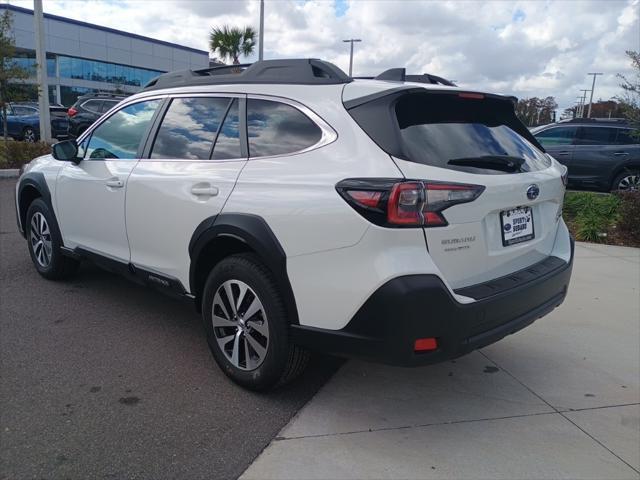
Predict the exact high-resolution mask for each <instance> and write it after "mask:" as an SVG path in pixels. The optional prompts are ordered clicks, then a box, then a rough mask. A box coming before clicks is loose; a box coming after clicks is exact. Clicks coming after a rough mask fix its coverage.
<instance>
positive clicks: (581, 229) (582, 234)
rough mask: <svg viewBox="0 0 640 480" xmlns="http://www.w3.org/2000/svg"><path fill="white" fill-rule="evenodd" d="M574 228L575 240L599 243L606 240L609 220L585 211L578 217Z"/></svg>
mask: <svg viewBox="0 0 640 480" xmlns="http://www.w3.org/2000/svg"><path fill="white" fill-rule="evenodd" d="M575 227H576V228H575V236H576V240H580V241H581V242H593V243H600V242H603V241H604V240H605V239H606V236H607V235H606V232H607V230H608V228H609V220H608V219H607V218H605V217H602V216H600V215H598V214H597V213H594V212H589V211H586V212H585V213H584V214H581V215H578V217H577V219H576V222H575Z"/></svg>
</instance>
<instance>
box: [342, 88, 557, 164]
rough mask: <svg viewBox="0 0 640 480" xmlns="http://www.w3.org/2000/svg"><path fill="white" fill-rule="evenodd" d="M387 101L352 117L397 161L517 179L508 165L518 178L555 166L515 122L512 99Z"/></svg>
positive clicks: (409, 97) (439, 96) (438, 96)
mask: <svg viewBox="0 0 640 480" xmlns="http://www.w3.org/2000/svg"><path fill="white" fill-rule="evenodd" d="M394 96H395V98H393V97H394ZM389 97H391V98H386V97H385V98H383V99H379V100H375V101H373V102H368V103H366V104H363V105H359V106H357V107H355V108H352V109H350V110H349V113H351V115H352V116H353V118H354V119H355V120H356V121H357V122H358V123H359V124H360V126H361V127H362V128H363V129H364V130H365V132H367V134H369V136H370V137H371V138H372V139H373V140H374V141H375V142H376V143H378V145H379V146H380V147H382V148H383V150H385V151H386V152H387V153H390V154H391V155H393V156H397V157H399V158H402V159H404V160H409V161H412V162H416V163H421V164H424V165H429V166H434V167H440V168H447V169H451V170H460V171H465V172H470V173H483V174H502V173H516V170H514V169H506V168H502V166H503V165H505V164H508V163H509V162H510V161H513V162H515V164H516V165H518V168H517V171H519V172H528V171H538V170H542V169H545V168H547V167H549V165H550V164H551V160H550V159H549V158H548V157H547V156H546V155H545V154H544V153H543V151H542V150H541V149H539V148H538V144H537V141H536V140H535V139H534V137H533V136H532V135H531V133H530V132H529V131H528V130H527V129H526V127H524V125H523V124H522V123H521V122H520V121H519V120H518V119H517V118H516V116H515V113H514V110H513V104H512V103H511V101H510V100H509V99H506V98H492V97H485V96H481V95H469V96H460V95H459V94H458V93H457V92H456V93H454V94H451V93H431V92H424V91H422V92H412V93H402V94H400V95H390V96H389ZM385 111H386V112H389V113H390V115H389V114H386V115H385ZM389 117H390V118H389ZM511 166H513V163H512V164H511Z"/></svg>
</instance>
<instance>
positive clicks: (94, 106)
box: [82, 100, 102, 113]
mask: <svg viewBox="0 0 640 480" xmlns="http://www.w3.org/2000/svg"><path fill="white" fill-rule="evenodd" d="M82 108H84V109H85V110H88V111H90V112H93V113H100V111H101V108H102V100H88V101H86V102H84V103H83V104H82Z"/></svg>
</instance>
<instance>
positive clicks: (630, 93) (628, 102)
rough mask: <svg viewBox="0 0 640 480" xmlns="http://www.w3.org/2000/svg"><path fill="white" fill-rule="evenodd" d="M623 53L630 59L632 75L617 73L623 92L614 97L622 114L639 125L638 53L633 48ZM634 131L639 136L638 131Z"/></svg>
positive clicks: (639, 59) (639, 76) (639, 71)
mask: <svg viewBox="0 0 640 480" xmlns="http://www.w3.org/2000/svg"><path fill="white" fill-rule="evenodd" d="M625 53H626V54H627V56H628V57H629V60H631V66H632V68H633V75H632V76H631V77H627V76H625V75H622V74H621V73H619V74H618V78H620V79H621V80H622V83H621V84H620V87H621V88H622V90H623V93H622V95H619V96H618V97H616V100H617V101H618V102H619V104H620V109H621V111H622V115H623V116H624V117H625V118H627V119H629V121H630V122H632V123H634V124H637V125H640V53H639V52H634V51H633V50H627V51H626V52H625ZM636 133H637V134H638V135H639V136H640V132H636Z"/></svg>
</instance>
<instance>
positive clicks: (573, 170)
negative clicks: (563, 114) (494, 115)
mask: <svg viewBox="0 0 640 480" xmlns="http://www.w3.org/2000/svg"><path fill="white" fill-rule="evenodd" d="M532 133H533V135H534V136H535V137H536V139H537V140H538V141H539V142H540V143H541V144H542V146H544V148H545V150H546V151H547V152H548V153H549V154H550V155H551V156H553V157H554V158H555V159H556V160H558V161H559V162H560V163H562V164H564V165H566V166H567V168H568V169H569V172H568V173H569V179H568V180H569V185H570V186H572V187H578V188H588V189H591V190H599V191H607V192H608V191H612V190H638V189H640V132H639V131H638V129H636V128H633V127H632V126H631V125H630V124H629V123H627V122H626V121H624V120H619V119H584V118H583V119H575V120H571V121H568V122H560V123H553V124H550V125H545V126H542V127H539V128H537V129H534V130H533V132H532Z"/></svg>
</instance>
